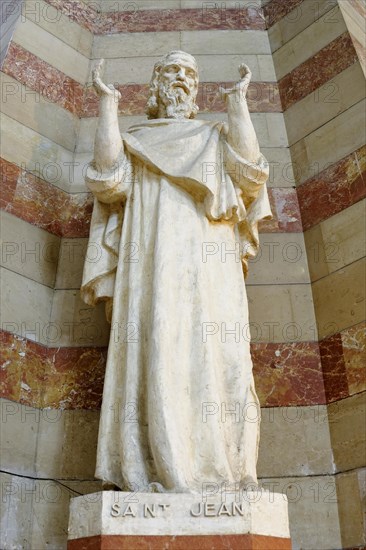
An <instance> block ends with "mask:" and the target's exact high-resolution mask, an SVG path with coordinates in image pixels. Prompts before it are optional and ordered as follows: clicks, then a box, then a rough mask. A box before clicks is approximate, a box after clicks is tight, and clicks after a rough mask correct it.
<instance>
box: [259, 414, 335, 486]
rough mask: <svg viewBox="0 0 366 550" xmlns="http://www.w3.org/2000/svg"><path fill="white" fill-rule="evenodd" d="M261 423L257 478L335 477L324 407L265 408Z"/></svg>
mask: <svg viewBox="0 0 366 550" xmlns="http://www.w3.org/2000/svg"><path fill="white" fill-rule="evenodd" d="M261 419H262V420H261V438H260V445H259V459H258V476H259V477H261V478H262V477H282V476H289V475H296V476H300V477H301V476H308V475H317V474H318V475H321V474H332V473H334V465H333V459H332V450H331V442H330V434H329V426H328V415H327V407H326V405H314V406H308V407H276V408H266V409H262V416H261ZM284 449H286V450H287V452H286V453H284V452H283V451H284Z"/></svg>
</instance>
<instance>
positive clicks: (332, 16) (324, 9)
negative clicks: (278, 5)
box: [268, 0, 339, 52]
mask: <svg viewBox="0 0 366 550" xmlns="http://www.w3.org/2000/svg"><path fill="white" fill-rule="evenodd" d="M325 13H327V14H328V16H327V17H326V18H325V20H326V21H327V24H329V23H331V22H332V21H333V20H334V22H335V21H336V16H337V15H338V13H339V12H338V0H306V2H302V3H301V4H300V5H299V6H297V7H296V8H295V9H294V10H292V11H291V12H290V13H288V14H287V15H286V16H285V17H283V18H281V19H280V20H279V21H277V23H275V24H274V25H272V26H271V27H270V28H269V29H268V35H269V41H270V43H271V48H272V51H273V52H275V51H276V50H278V49H279V48H280V47H281V46H283V45H284V44H285V43H286V42H288V41H289V40H291V39H292V38H294V37H295V36H297V35H298V34H299V33H301V32H302V31H303V30H304V29H306V28H307V27H310V25H312V24H313V23H315V22H316V21H317V20H318V19H319V18H320V17H322V15H324V14H325ZM337 19H338V17H337ZM323 20H324V18H323Z"/></svg>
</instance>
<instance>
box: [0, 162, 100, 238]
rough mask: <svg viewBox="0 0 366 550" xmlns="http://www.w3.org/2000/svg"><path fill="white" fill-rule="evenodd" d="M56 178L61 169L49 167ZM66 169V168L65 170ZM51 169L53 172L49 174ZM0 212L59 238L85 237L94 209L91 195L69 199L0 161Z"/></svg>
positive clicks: (17, 167) (37, 179)
mask: <svg viewBox="0 0 366 550" xmlns="http://www.w3.org/2000/svg"><path fill="white" fill-rule="evenodd" d="M48 168H49V170H48V169H47V170H46V169H45V172H47V173H48V172H51V171H52V173H53V174H54V176H55V178H56V177H59V176H60V172H61V169H62V168H61V167H60V166H59V165H58V164H56V163H52V166H51V163H50V166H49V167H48ZM64 168H69V167H64ZM51 169H53V170H51ZM0 183H1V189H2V192H1V198H0V208H1V210H5V211H6V212H9V213H10V214H13V215H14V216H16V217H18V218H20V219H22V220H24V221H26V222H28V223H31V224H32V225H36V226H37V227H40V228H42V229H45V230H46V231H48V232H49V233H52V234H53V235H57V236H58V237H71V238H75V237H87V236H88V235H89V225H90V218H91V213H92V209H93V198H92V196H91V194H90V193H77V194H75V195H71V194H69V193H66V192H65V191H62V190H61V189H59V188H58V187H56V186H55V185H52V184H51V183H48V182H47V181H45V180H44V179H41V178H40V177H37V176H35V175H33V174H31V173H30V172H28V171H27V170H26V169H25V168H21V167H19V166H17V165H15V164H13V163H11V162H8V161H6V160H4V159H2V158H0Z"/></svg>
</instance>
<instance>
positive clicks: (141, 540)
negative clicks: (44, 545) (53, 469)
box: [68, 486, 291, 550]
mask: <svg viewBox="0 0 366 550" xmlns="http://www.w3.org/2000/svg"><path fill="white" fill-rule="evenodd" d="M211 490H212V486H211ZM211 494H212V493H211ZM223 548H227V549H228V550H249V549H253V550H254V549H256V550H269V549H270V550H291V541H290V534H289V527H288V513H287V500H286V497H285V496H284V495H281V494H276V493H270V492H268V491H261V490H259V491H258V492H256V491H251V492H248V493H246V492H241V493H240V494H239V493H238V494H237V493H217V494H215V495H212V496H207V497H206V496H202V495H191V494H157V493H124V492H114V491H104V492H100V493H93V494H91V495H85V496H80V497H77V498H74V499H72V501H71V506H70V520H69V541H68V550H97V549H103V550H117V549H118V550H144V549H146V550H147V549H148V550H222V549H223Z"/></svg>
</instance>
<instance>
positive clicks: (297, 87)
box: [278, 32, 358, 111]
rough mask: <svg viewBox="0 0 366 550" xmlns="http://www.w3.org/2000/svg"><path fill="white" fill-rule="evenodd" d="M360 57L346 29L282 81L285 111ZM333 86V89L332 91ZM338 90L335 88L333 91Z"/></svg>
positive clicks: (281, 94) (282, 99)
mask: <svg viewBox="0 0 366 550" xmlns="http://www.w3.org/2000/svg"><path fill="white" fill-rule="evenodd" d="M356 61H358V57H357V53H356V51H355V48H354V45H353V42H352V39H351V37H350V35H349V33H348V32H345V33H344V34H342V35H341V36H339V37H338V38H336V39H335V40H333V41H332V42H330V43H329V44H328V45H327V46H325V47H324V48H323V49H321V50H320V51H319V52H317V53H316V54H315V55H314V56H313V57H311V58H309V59H307V60H306V61H304V63H301V65H299V66H298V67H296V69H294V70H293V71H291V72H290V73H288V74H287V75H286V76H284V77H283V78H281V80H280V81H279V83H278V85H279V92H280V97H281V102H282V108H283V110H284V111H286V109H288V108H289V107H291V105H293V104H294V103H297V102H298V101H300V100H301V99H303V98H304V97H306V96H307V95H309V94H311V93H312V92H314V91H315V90H317V89H318V88H320V87H321V86H323V85H324V84H325V83H326V82H328V81H329V80H331V79H332V78H334V77H335V76H337V74H339V73H341V72H342V71H344V70H345V69H347V68H348V67H350V66H351V65H353V63H355V62H356ZM332 91H333V90H329V92H330V93H331V92H332ZM333 92H334V91H333Z"/></svg>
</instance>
